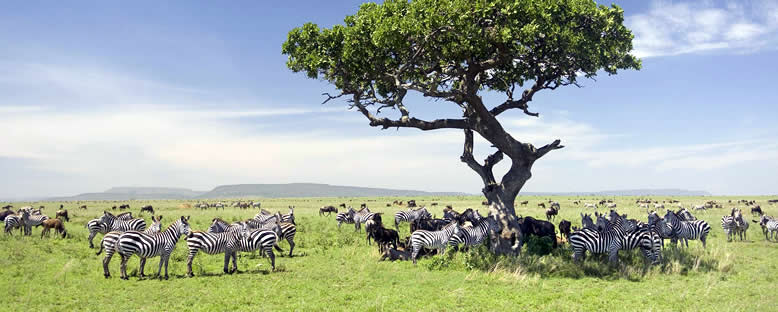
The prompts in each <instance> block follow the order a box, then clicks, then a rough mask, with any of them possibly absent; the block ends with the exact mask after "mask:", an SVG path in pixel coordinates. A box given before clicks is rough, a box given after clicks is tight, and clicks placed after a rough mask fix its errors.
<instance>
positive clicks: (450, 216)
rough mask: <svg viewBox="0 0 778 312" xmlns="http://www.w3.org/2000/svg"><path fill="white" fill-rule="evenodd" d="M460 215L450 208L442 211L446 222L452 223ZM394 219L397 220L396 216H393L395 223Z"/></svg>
mask: <svg viewBox="0 0 778 312" xmlns="http://www.w3.org/2000/svg"><path fill="white" fill-rule="evenodd" d="M461 215H462V214H460V213H459V212H456V211H454V209H452V208H449V207H446V208H444V209H443V220H446V221H447V222H451V221H453V220H455V219H456V220H458V219H459V217H460V216H461ZM396 219H397V216H395V221H396Z"/></svg>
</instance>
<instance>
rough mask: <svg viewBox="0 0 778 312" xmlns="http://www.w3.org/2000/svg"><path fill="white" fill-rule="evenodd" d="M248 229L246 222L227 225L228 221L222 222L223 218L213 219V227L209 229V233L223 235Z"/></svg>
mask: <svg viewBox="0 0 778 312" xmlns="http://www.w3.org/2000/svg"><path fill="white" fill-rule="evenodd" d="M244 226H245V227H248V224H246V223H245V222H237V223H232V224H230V223H227V221H224V220H222V219H221V218H213V220H212V221H211V226H209V227H208V233H223V232H227V231H232V230H235V229H241V228H243V227H244Z"/></svg>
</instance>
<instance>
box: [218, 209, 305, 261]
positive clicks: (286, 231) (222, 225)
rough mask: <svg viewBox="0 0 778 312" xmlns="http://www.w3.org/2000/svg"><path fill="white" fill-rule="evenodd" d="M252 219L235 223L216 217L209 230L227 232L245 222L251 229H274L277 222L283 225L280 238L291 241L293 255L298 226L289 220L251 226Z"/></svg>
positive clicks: (290, 250)
mask: <svg viewBox="0 0 778 312" xmlns="http://www.w3.org/2000/svg"><path fill="white" fill-rule="evenodd" d="M251 221H253V220H249V221H247V222H238V223H233V224H227V222H225V221H224V220H222V219H219V218H216V219H213V223H212V224H211V227H210V228H208V232H210V233H220V232H225V231H228V230H230V229H233V228H238V227H240V226H242V225H243V224H246V226H247V229H251V230H255V229H260V230H272V229H274V228H275V226H276V224H278V226H280V227H281V232H280V234H279V239H280V238H283V239H285V240H286V241H287V242H288V243H289V257H292V251H294V246H295V243H294V237H295V235H296V234H297V226H296V225H295V224H294V223H289V222H278V223H275V222H269V223H264V224H261V225H259V226H255V227H251V226H249V224H250V223H251Z"/></svg>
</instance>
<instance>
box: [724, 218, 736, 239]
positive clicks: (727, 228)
mask: <svg viewBox="0 0 778 312" xmlns="http://www.w3.org/2000/svg"><path fill="white" fill-rule="evenodd" d="M721 228H722V229H724V233H727V241H728V242H729V241H732V236H733V235H734V234H735V232H737V223H736V222H735V217H733V216H731V215H730V216H723V217H721Z"/></svg>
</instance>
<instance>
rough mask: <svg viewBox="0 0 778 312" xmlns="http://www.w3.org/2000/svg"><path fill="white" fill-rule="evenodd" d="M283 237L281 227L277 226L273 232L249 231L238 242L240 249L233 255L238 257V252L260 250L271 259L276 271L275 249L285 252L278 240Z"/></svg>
mask: <svg viewBox="0 0 778 312" xmlns="http://www.w3.org/2000/svg"><path fill="white" fill-rule="evenodd" d="M280 235H281V227H280V226H275V227H273V229H272V230H262V229H256V230H253V231H249V232H248V233H247V234H246V235H244V237H243V238H242V239H241V240H240V241H239V242H238V249H237V250H236V252H235V253H233V257H237V252H254V251H256V250H260V251H261V252H262V254H263V255H265V256H267V257H268V258H270V266H271V267H272V269H273V270H275V269H276V256H275V254H273V248H275V249H276V250H278V251H279V252H284V251H283V250H282V249H281V248H279V247H278V238H279V237H280Z"/></svg>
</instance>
